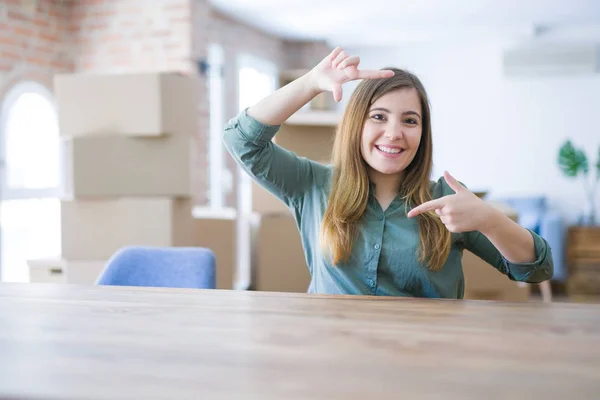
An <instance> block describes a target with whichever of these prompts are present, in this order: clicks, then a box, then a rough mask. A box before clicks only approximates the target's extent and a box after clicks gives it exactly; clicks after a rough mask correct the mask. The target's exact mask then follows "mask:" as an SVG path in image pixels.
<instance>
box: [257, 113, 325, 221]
mask: <svg viewBox="0 0 600 400" xmlns="http://www.w3.org/2000/svg"><path fill="white" fill-rule="evenodd" d="M334 137H335V126H329V125H287V124H283V125H282V126H281V129H280V130H279V132H278V133H277V135H276V136H275V138H274V142H275V143H277V144H278V145H279V146H281V147H283V148H285V149H287V150H289V151H292V152H294V153H295V154H296V155H297V156H299V157H306V158H308V159H310V160H313V161H316V162H319V163H322V164H329V163H330V160H331V151H332V149H333V140H334ZM252 211H254V212H257V213H277V212H289V210H288V208H287V207H286V205H285V204H283V202H281V201H280V200H279V199H278V198H276V197H275V196H273V195H272V194H271V193H269V192H268V191H267V190H265V189H263V188H262V186H260V185H259V184H258V183H256V182H255V181H253V182H252Z"/></svg>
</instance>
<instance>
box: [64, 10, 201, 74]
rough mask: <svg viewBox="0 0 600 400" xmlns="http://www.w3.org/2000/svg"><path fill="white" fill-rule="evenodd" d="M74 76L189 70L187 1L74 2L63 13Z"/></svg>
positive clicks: (189, 27)
mask: <svg viewBox="0 0 600 400" xmlns="http://www.w3.org/2000/svg"><path fill="white" fill-rule="evenodd" d="M69 30H70V38H71V45H72V47H73V51H74V54H75V59H74V61H75V70H76V71H77V72H102V73H105V72H145V71H173V70H174V71H183V72H188V73H189V72H191V71H192V65H191V46H192V45H191V41H192V27H191V7H190V0H152V1H148V0H77V1H74V2H72V5H71V7H70V13H69Z"/></svg>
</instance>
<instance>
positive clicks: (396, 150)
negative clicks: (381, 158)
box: [375, 145, 404, 156]
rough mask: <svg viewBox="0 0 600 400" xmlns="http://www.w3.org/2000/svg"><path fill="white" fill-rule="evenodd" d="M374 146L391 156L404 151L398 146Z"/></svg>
mask: <svg viewBox="0 0 600 400" xmlns="http://www.w3.org/2000/svg"><path fill="white" fill-rule="evenodd" d="M375 148H376V149H377V150H379V151H380V152H382V153H384V154H389V155H391V156H397V155H399V154H402V153H404V149H401V148H399V147H387V146H378V145H375Z"/></svg>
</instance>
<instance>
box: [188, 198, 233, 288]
mask: <svg viewBox="0 0 600 400" xmlns="http://www.w3.org/2000/svg"><path fill="white" fill-rule="evenodd" d="M194 229H195V230H194V232H195V238H196V239H195V242H196V245H197V246H200V247H206V248H209V249H211V250H212V251H213V252H214V253H215V257H216V259H217V289H235V288H236V286H237V282H238V280H239V279H240V277H239V276H238V273H237V268H236V263H237V260H236V213H235V210H221V211H214V210H209V209H200V208H199V209H195V210H194Z"/></svg>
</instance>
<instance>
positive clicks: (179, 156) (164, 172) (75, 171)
mask: <svg viewBox="0 0 600 400" xmlns="http://www.w3.org/2000/svg"><path fill="white" fill-rule="evenodd" d="M63 143H64V144H65V152H66V160H67V165H66V171H67V182H66V183H65V186H66V189H65V192H66V193H65V196H64V197H65V198H79V197H81V198H85V197H113V196H123V197H124V196H169V197H177V196H180V197H185V196H190V195H191V193H192V182H191V181H192V178H191V171H192V165H193V154H194V153H193V149H194V148H195V145H194V138H193V137H192V136H189V135H169V136H163V137H155V138H136V137H129V136H119V135H88V136H76V137H73V138H68V139H66V140H65V141H64V142H63Z"/></svg>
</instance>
